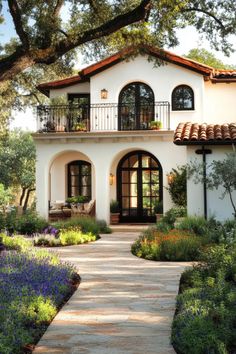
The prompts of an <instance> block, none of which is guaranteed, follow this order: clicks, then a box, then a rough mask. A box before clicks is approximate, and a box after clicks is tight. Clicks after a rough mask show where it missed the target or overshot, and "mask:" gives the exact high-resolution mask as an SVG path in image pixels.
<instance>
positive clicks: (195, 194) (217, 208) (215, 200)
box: [187, 146, 236, 220]
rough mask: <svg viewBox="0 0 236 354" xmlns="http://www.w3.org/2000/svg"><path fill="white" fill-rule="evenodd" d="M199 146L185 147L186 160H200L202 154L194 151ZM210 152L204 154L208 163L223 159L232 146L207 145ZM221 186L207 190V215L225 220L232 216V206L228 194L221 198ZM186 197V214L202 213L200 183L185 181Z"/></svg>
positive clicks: (235, 198)
mask: <svg viewBox="0 0 236 354" xmlns="http://www.w3.org/2000/svg"><path fill="white" fill-rule="evenodd" d="M198 148H199V147H196V146H195V147H188V148H187V160H188V162H190V161H194V160H196V161H198V162H199V163H201V162H202V155H196V153H195V151H196V149H198ZM207 148H209V149H210V150H211V151H212V154H210V155H206V162H207V164H210V163H211V162H212V161H213V160H223V159H224V158H225V157H226V155H225V154H226V153H228V152H232V147H230V146H229V147H227V146H224V147H220V146H209V147H207ZM222 193H223V188H219V189H218V190H216V189H214V190H209V189H208V190H207V214H208V217H211V216H213V217H215V218H216V219H217V220H225V219H232V218H233V215H232V213H233V208H232V206H231V203H230V199H229V196H228V195H226V196H225V198H224V199H221V196H222ZM187 199H188V201H187V202H188V214H189V215H199V216H203V215H204V204H203V186H202V184H201V183H199V184H195V183H194V181H193V179H190V180H188V182H187ZM234 200H235V201H236V193H234Z"/></svg>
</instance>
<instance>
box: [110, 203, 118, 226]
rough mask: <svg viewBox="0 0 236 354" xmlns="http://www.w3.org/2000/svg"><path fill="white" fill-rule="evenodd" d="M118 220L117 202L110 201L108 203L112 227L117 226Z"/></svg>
mask: <svg viewBox="0 0 236 354" xmlns="http://www.w3.org/2000/svg"><path fill="white" fill-rule="evenodd" d="M119 218H120V208H119V203H118V201H117V200H111V203H110V222H111V224H112V225H114V224H118V223H119Z"/></svg>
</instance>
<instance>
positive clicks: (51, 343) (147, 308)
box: [34, 232, 188, 354]
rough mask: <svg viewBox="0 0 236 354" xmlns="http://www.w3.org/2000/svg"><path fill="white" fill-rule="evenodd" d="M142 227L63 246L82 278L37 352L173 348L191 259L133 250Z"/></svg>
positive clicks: (159, 352) (148, 353)
mask: <svg viewBox="0 0 236 354" xmlns="http://www.w3.org/2000/svg"><path fill="white" fill-rule="evenodd" d="M137 237H138V234H137V233H134V232H129V233H121V232H116V233H113V234H111V235H102V238H101V239H100V240H99V241H97V242H95V243H90V244H86V245H81V246H69V247H64V248H60V249H58V252H59V254H60V257H61V258H62V259H63V260H66V261H69V262H72V263H74V264H75V265H76V267H77V268H78V270H79V274H80V276H81V277H82V282H81V284H80V287H79V288H78V290H77V291H76V292H75V293H74V295H73V296H72V297H71V299H70V301H69V302H68V303H67V304H66V305H65V306H64V307H63V309H62V310H61V311H60V312H59V313H58V314H57V316H56V317H55V319H54V320H53V322H52V323H51V325H50V326H49V328H48V329H47V331H46V333H45V334H44V336H43V337H42V339H41V340H40V342H39V343H38V345H37V347H36V348H35V350H34V353H47V354H51V353H61V354H62V353H63V354H67V353H70V354H144V353H145V354H173V353H175V351H174V349H173V348H172V346H171V345H170V333H171V323H172V318H173V315H174V311H175V297H176V295H177V292H178V286H179V278H180V275H181V273H182V272H183V270H184V268H185V266H187V265H188V263H177V262H176V263H171V262H169V263H167V262H152V261H146V260H143V259H139V258H137V257H135V256H133V255H132V254H131V253H130V245H131V243H132V242H133V241H134V240H135V239H136V238H137Z"/></svg>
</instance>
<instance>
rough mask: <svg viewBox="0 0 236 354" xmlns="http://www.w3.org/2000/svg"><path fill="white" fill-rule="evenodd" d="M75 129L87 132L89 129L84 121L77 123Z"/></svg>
mask: <svg viewBox="0 0 236 354" xmlns="http://www.w3.org/2000/svg"><path fill="white" fill-rule="evenodd" d="M74 130H75V131H77V132H86V131H87V128H86V124H85V123H84V122H81V123H76V124H75V125H74Z"/></svg>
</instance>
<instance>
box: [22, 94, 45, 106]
mask: <svg viewBox="0 0 236 354" xmlns="http://www.w3.org/2000/svg"><path fill="white" fill-rule="evenodd" d="M18 97H23V98H24V97H34V98H35V99H36V101H37V102H38V103H39V104H42V101H40V99H39V98H38V95H37V94H36V93H35V92H31V93H28V94H27V95H18Z"/></svg>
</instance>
